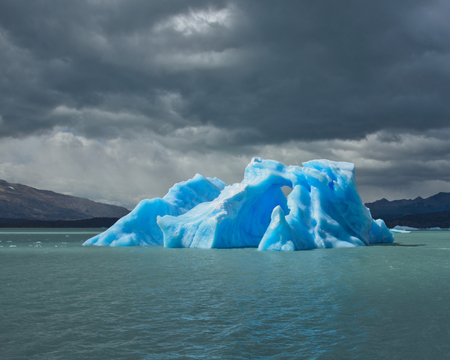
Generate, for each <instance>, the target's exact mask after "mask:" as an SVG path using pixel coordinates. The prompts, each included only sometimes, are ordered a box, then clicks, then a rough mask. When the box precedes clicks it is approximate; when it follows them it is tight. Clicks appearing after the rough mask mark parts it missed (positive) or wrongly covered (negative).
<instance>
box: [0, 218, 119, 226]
mask: <svg viewBox="0 0 450 360" xmlns="http://www.w3.org/2000/svg"><path fill="white" fill-rule="evenodd" d="M117 220H119V218H108V217H99V218H92V219H82V220H53V221H44V220H20V219H1V220H0V228H103V227H104V228H109V227H110V226H112V225H113V224H114V223H115V222H116V221H117Z"/></svg>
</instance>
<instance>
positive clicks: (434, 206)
mask: <svg viewBox="0 0 450 360" xmlns="http://www.w3.org/2000/svg"><path fill="white" fill-rule="evenodd" d="M365 205H366V206H367V207H368V208H369V209H370V212H371V214H372V217H373V218H374V219H383V220H384V221H385V222H386V225H387V226H388V227H390V228H392V227H394V226H395V225H403V226H411V227H418V228H429V227H442V228H448V227H450V193H445V192H440V193H438V194H436V195H433V196H430V197H428V198H425V199H423V198H421V197H417V198H415V199H413V200H393V201H389V200H386V199H381V200H377V201H374V202H372V203H366V204H365Z"/></svg>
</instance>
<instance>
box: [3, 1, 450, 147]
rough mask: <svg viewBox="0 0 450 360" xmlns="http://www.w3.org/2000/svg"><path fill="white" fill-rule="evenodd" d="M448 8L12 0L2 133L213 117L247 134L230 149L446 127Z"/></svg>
mask: <svg viewBox="0 0 450 360" xmlns="http://www.w3.org/2000/svg"><path fill="white" fill-rule="evenodd" d="M217 14H219V15H217ZM448 15H450V8H449V6H448V5H446V3H445V2H440V1H377V2H358V1H340V2H329V1H302V2H298V1H283V2H273V1H258V2H254V1H245V0H242V1H239V2H228V1H207V0H202V1H200V0H198V1H170V2H169V1H151V2H148V1H114V2H100V1H77V2H73V1H36V2H25V1H2V3H1V4H0V39H1V44H2V49H6V50H7V51H5V52H3V51H2V55H0V61H1V63H0V64H1V70H0V72H1V79H2V82H1V83H0V92H1V93H0V115H1V116H2V119H3V122H2V124H0V136H15V137H17V136H26V135H29V134H33V133H40V132H42V131H50V130H51V129H53V128H54V127H55V126H66V127H69V128H72V129H74V130H75V131H78V132H80V133H82V134H84V135H86V136H88V137H106V138H115V137H120V136H122V134H125V135H126V136H132V134H133V133H141V132H145V131H148V132H150V133H156V134H160V135H161V136H166V135H167V134H170V133H172V132H176V131H178V130H180V129H181V130H182V129H185V128H186V129H189V128H192V127H200V128H202V127H205V126H206V127H208V126H210V127H212V128H215V129H219V130H221V129H225V130H227V133H229V132H231V133H233V134H234V136H232V137H229V138H228V139H227V140H226V141H219V142H217V144H216V146H215V147H216V148H223V149H228V148H235V147H236V146H237V145H238V144H240V143H242V141H246V142H247V143H248V144H260V145H262V144H266V143H283V142H286V141H290V140H320V139H363V138H364V137H365V136H366V135H368V134H371V133H374V132H377V131H380V130H383V129H384V130H386V131H388V132H389V131H401V132H415V131H416V132H423V131H428V130H430V129H441V128H446V127H448V126H449V115H450V104H449V102H448V100H447V99H448V98H449V97H450V85H449V84H450V82H449V80H450V79H449V77H450V72H449V71H448V69H449V68H448V59H449V57H450V42H449V41H448V39H449V37H450V28H449V26H448V25H447V22H446V21H444V20H445V19H448ZM63 108H65V109H69V110H70V109H71V110H70V111H67V112H66V114H65V116H61V114H58V111H56V110H55V109H63ZM114 113H119V114H122V115H123V116H126V115H127V114H128V115H129V117H128V118H123V119H119V120H118V119H117V118H114V116H111V117H109V118H108V116H104V115H105V114H114ZM70 114H72V115H70ZM83 114H84V116H81V115H83ZM99 114H103V115H102V116H99ZM96 115H97V116H96Z"/></svg>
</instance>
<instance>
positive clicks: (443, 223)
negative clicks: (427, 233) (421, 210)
mask: <svg viewBox="0 0 450 360" xmlns="http://www.w3.org/2000/svg"><path fill="white" fill-rule="evenodd" d="M396 225H402V226H410V227H414V228H422V229H424V228H433V227H440V228H450V211H439V212H433V213H426V214H413V215H406V216H403V217H401V218H399V219H392V220H386V226H387V227H388V228H390V229H392V228H393V227H395V226H396Z"/></svg>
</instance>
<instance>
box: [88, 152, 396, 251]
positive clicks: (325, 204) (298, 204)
mask: <svg viewBox="0 0 450 360" xmlns="http://www.w3.org/2000/svg"><path fill="white" fill-rule="evenodd" d="M354 171H355V168H354V165H353V164H351V163H345V162H333V161H329V160H313V161H309V162H306V163H303V167H301V166H292V165H291V166H286V165H284V164H282V163H280V162H277V161H273V160H263V159H261V158H253V159H252V161H251V162H250V164H249V165H248V166H247V168H246V169H245V174H244V180H243V181H242V182H241V183H237V184H233V185H229V186H225V184H224V183H222V182H221V181H220V180H218V179H207V178H204V177H202V176H201V175H196V177H194V178H193V179H191V180H188V181H187V182H184V183H180V184H176V185H175V186H174V187H173V188H172V189H171V190H169V193H168V194H167V195H166V196H165V197H164V198H163V199H153V200H144V201H143V202H141V203H140V204H139V205H138V206H137V207H136V209H135V210H133V212H131V213H130V214H129V215H127V216H126V217H124V218H122V219H121V220H119V221H118V222H117V223H116V224H115V225H113V226H112V227H111V228H110V229H108V230H107V231H105V232H104V233H103V234H100V235H98V236H96V237H94V238H92V239H89V240H88V241H86V243H85V245H111V246H121V245H123V246H126V245H162V244H163V245H164V246H165V247H191V248H208V249H209V248H230V247H245V246H255V247H258V249H259V250H282V251H290V250H303V249H314V248H331V247H354V246H362V245H369V244H371V243H376V242H393V240H394V239H393V236H392V234H391V233H390V232H389V230H388V229H387V228H386V226H385V225H384V222H383V221H382V220H377V221H376V222H374V221H373V219H372V217H371V216H370V212H369V210H368V209H367V208H366V207H365V206H364V204H363V203H362V201H361V198H360V196H359V194H358V191H357V189H356V183H355V176H354V175H355V174H354ZM283 186H289V187H291V188H292V189H293V191H292V192H291V193H290V194H289V196H288V197H287V199H286V197H285V196H284V194H283V192H282V190H281V188H282V187H283ZM187 189H188V190H189V191H187Z"/></svg>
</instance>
